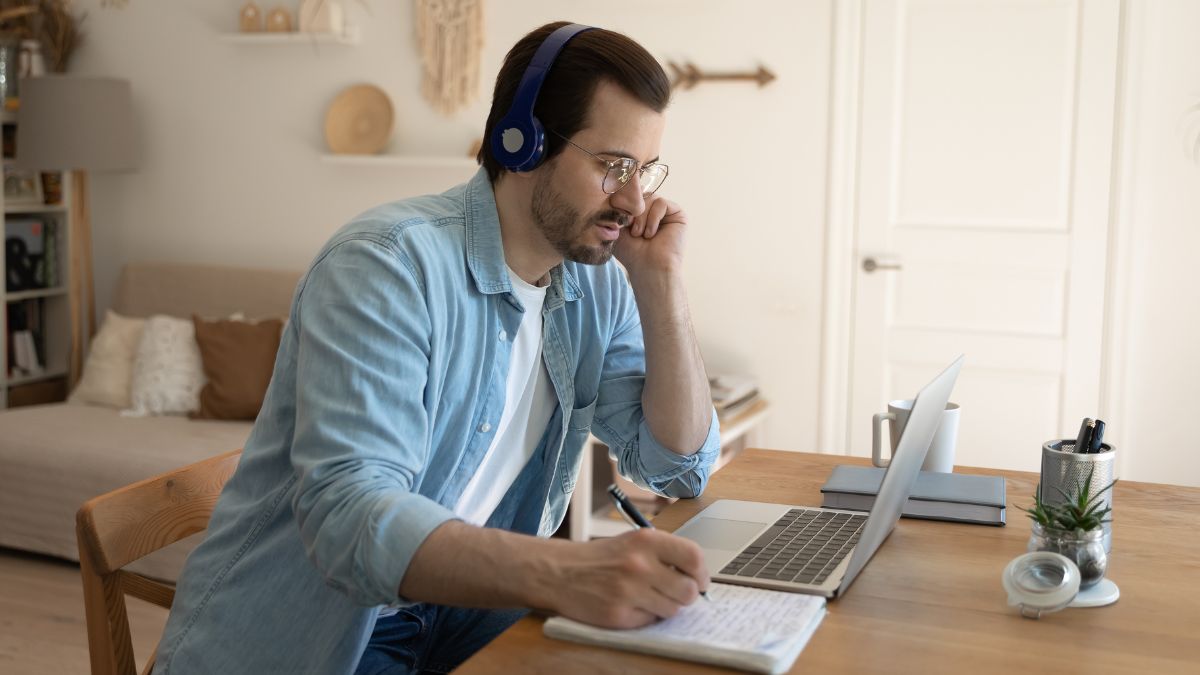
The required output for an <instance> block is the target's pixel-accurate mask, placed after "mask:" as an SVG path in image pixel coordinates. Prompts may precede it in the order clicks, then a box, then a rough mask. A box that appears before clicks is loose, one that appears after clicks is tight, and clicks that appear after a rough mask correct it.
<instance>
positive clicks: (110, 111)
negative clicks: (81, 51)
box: [16, 75, 138, 386]
mask: <svg viewBox="0 0 1200 675" xmlns="http://www.w3.org/2000/svg"><path fill="white" fill-rule="evenodd" d="M20 103H21V105H20V109H19V110H18V113H17V139H16V149H17V153H16V166H17V167H19V168H24V169H33V170H38V171H54V170H62V171H69V172H70V174H71V177H70V187H71V189H70V194H71V202H70V205H69V213H70V221H71V223H70V229H71V234H70V242H71V243H70V246H69V247H68V248H69V250H70V263H69V264H70V292H69V305H70V308H71V358H70V375H69V384H70V386H74V384H75V383H76V382H77V381H78V380H79V376H80V373H81V371H82V367H83V347H84V342H83V339H82V336H81V335H80V333H81V331H80V323H81V318H82V310H83V309H86V313H87V330H88V333H87V337H88V339H89V340H90V339H91V337H92V336H93V335H94V334H95V332H96V301H95V294H94V290H93V284H94V281H93V278H92V232H91V230H92V228H91V223H90V220H89V215H88V187H87V172H89V171H128V170H132V169H135V168H137V163H138V162H137V156H138V148H137V143H136V137H135V134H134V120H133V103H132V97H131V95H130V86H129V82H128V81H126V80H119V79H114V78H104V77H75V76H67V75H46V76H42V77H31V78H28V79H26V80H23V81H22V82H21V102H20Z"/></svg>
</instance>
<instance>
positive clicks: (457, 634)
mask: <svg viewBox="0 0 1200 675" xmlns="http://www.w3.org/2000/svg"><path fill="white" fill-rule="evenodd" d="M526 612H528V610H525V609H499V610H496V609H464V608H461V607H445V606H442V605H431V604H420V605H414V606H412V607H406V608H404V609H401V610H400V612H399V613H397V614H394V615H392V616H386V617H381V618H380V619H379V620H378V621H376V623H375V630H374V631H373V632H372V633H371V639H370V640H369V641H368V642H367V648H366V649H365V650H364V651H363V655H362V659H360V660H359V662H358V668H357V669H356V670H355V671H354V672H355V674H356V675H407V674H408V673H448V672H450V671H451V670H453V669H455V668H457V667H458V666H459V665H460V664H461V663H462V662H463V661H466V660H467V659H468V658H470V657H471V655H472V654H474V653H475V652H477V651H479V650H480V649H482V648H483V646H484V645H486V644H487V643H489V642H491V641H492V639H493V638H495V637H496V636H497V635H499V634H500V633H502V632H504V630H505V629H506V628H508V627H509V626H511V625H513V624H514V623H516V622H517V621H518V620H519V619H520V618H521V617H523V616H525V614H526Z"/></svg>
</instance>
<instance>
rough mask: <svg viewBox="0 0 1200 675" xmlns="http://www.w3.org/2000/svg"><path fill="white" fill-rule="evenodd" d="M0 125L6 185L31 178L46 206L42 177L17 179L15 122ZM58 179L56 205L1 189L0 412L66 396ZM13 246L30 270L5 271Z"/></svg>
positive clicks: (65, 193)
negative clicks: (13, 195)
mask: <svg viewBox="0 0 1200 675" xmlns="http://www.w3.org/2000/svg"><path fill="white" fill-rule="evenodd" d="M2 122H3V126H4V137H5V144H4V170H5V175H4V178H5V184H6V185H10V178H11V179H13V180H17V179H18V178H19V177H20V176H26V177H28V176H30V175H31V176H32V177H33V178H34V179H36V180H37V181H38V184H39V188H38V193H39V194H40V196H41V198H42V200H43V201H44V199H45V197H46V195H45V193H44V190H42V189H41V182H40V181H41V176H40V174H39V173H38V172H32V173H30V174H20V176H18V173H17V172H16V171H15V169H14V168H13V167H12V162H11V157H12V150H13V147H12V143H11V142H10V141H11V139H12V138H13V137H14V135H15V126H16V125H15V120H14V119H13V118H12V117H11V116H5V117H4V119H3V120H2ZM59 178H60V180H59V183H60V184H61V195H60V196H58V199H57V202H56V203H54V204H45V203H37V202H36V201H33V202H32V203H31V202H30V201H29V200H24V201H20V202H17V201H14V200H11V199H7V198H6V197H5V195H6V194H7V193H9V189H6V190H4V191H0V205H2V206H3V217H4V220H3V230H4V237H3V238H4V244H5V255H3V256H0V278H2V279H3V280H4V284H3V285H2V286H0V293H3V296H4V298H3V299H4V311H3V312H0V409H4V408H8V407H12V406H17V405H24V404H30V403H42V402H52V401H56V400H62V398H63V397H65V395H66V390H67V374H68V367H69V362H70V345H71V310H70V298H69V291H68V288H69V287H70V284H69V274H70V255H69V250H68V246H69V243H70V242H69V239H70V236H69V235H70V213H69V210H68V208H67V206H66V205H67V204H69V203H70V199H71V195H70V192H69V191H70V185H69V181H68V180H67V178H68V176H67V175H65V174H60V175H59ZM16 241H19V242H20V244H16V243H14V242H16ZM10 246H14V247H19V248H18V250H23V251H24V252H25V253H27V254H28V257H21V260H22V262H26V261H27V262H29V263H32V265H27V264H20V265H19V266H10V264H9V263H10V258H13V256H10V255H9V247H10ZM10 277H12V279H11V282H14V283H15V285H14V283H10ZM23 332H27V333H28V337H24V336H23V335H22V333H23ZM31 358H32V359H33V360H32V361H31V360H30V359H31ZM18 364H21V365H27V366H30V367H28V368H21V367H19V365H18Z"/></svg>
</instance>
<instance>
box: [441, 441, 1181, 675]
mask: <svg viewBox="0 0 1200 675" xmlns="http://www.w3.org/2000/svg"><path fill="white" fill-rule="evenodd" d="M867 463H868V460H864V459H859V458H850V457H843V456H837V455H816V454H808V453H792V452H780V451H771V450H747V451H746V452H744V453H742V455H741V456H740V457H738V458H737V459H735V460H734V461H733V462H731V463H730V464H729V466H727V467H725V469H724V470H722V471H721V472H720V473H719V474H716V475H714V476H713V478H712V481H711V482H710V483H709V486H708V489H707V490H706V491H705V493H704V495H703V496H702V497H701V498H699V499H695V500H686V499H684V500H680V501H678V502H676V503H675V504H672V505H671V506H670V507H668V508H667V509H666V510H664V511H663V513H661V514H660V515H659V516H658V517H657V518H656V519H655V523H656V525H657V526H658V527H660V528H663V529H670V530H674V529H675V528H677V527H679V526H680V525H682V524H683V523H684V522H685V521H687V519H688V518H690V517H691V516H693V515H695V514H696V513H698V512H699V511H700V510H701V509H703V508H704V507H705V506H707V505H709V504H711V503H712V502H714V501H716V500H718V499H745V500H753V501H766V502H782V503H785V504H798V505H812V506H819V505H820V503H821V494H820V486H821V484H822V483H824V482H825V478H826V476H828V475H829V472H830V470H832V468H833V467H834V466H835V465H837V464H860V465H864V464H867ZM956 471H959V472H961V473H978V474H989V475H1002V476H1004V477H1005V478H1006V479H1007V483H1008V495H1007V497H1008V503H1009V509H1008V526H1007V527H1003V528H997V527H985V526H979V525H965V524H957V523H947V522H934V521H922V520H912V519H907V518H904V519H901V520H900V522H899V523H898V524H897V525H896V529H895V530H894V531H893V532H892V534H891V536H890V537H889V538H888V539H887V541H885V542H884V543H883V546H881V547H880V549H879V551H878V552H877V553H876V554H875V557H874V558H873V559H872V560H871V562H870V563H869V564H868V565H867V567H866V568H865V569H864V570H863V572H862V574H860V575H859V577H858V579H857V580H855V582H854V584H853V585H852V586H851V587H850V589H849V590H848V591H847V593H846V595H845V596H844V597H842V598H839V599H838V600H834V601H832V602H830V603H829V611H828V614H827V616H826V617H825V620H824V622H823V623H822V624H821V627H820V628H819V629H818V630H817V632H816V634H815V635H814V636H813V638H812V640H811V641H810V642H809V644H808V646H807V647H806V648H805V650H804V652H803V653H802V654H801V655H800V658H799V659H798V660H797V661H796V664H795V667H794V668H793V670H792V672H794V673H799V672H808V673H863V672H888V673H893V672H912V673H950V672H954V673H970V675H982V674H983V673H992V672H996V673H1000V672H1003V673H1049V672H1072V673H1088V674H1089V675H1090V674H1091V673H1168V672H1173V673H1197V672H1200V537H1198V536H1197V535H1198V529H1200V489H1197V488H1186V487H1176V486H1170V485H1159V484H1153V483H1133V482H1118V483H1117V486H1116V488H1115V495H1114V497H1113V507H1114V516H1115V520H1114V522H1113V548H1112V553H1111V554H1110V557H1109V568H1108V576H1109V578H1111V579H1112V580H1113V581H1115V582H1116V583H1117V585H1118V586H1119V587H1120V589H1121V599H1120V600H1119V601H1118V602H1117V603H1116V604H1115V605H1111V606H1108V607H1101V608H1091V609H1066V610H1063V611H1061V612H1056V613H1053V614H1047V615H1044V616H1043V617H1042V618H1041V619H1040V620H1036V621H1035V620H1032V619H1024V618H1021V617H1020V616H1019V615H1018V614H1017V610H1016V608H1013V607H1009V606H1008V604H1007V599H1006V595H1005V593H1004V590H1003V589H1002V588H1001V586H1000V573H1001V572H1002V571H1003V569H1004V566H1005V565H1006V564H1008V561H1009V560H1011V559H1012V558H1014V557H1016V556H1017V555H1019V554H1021V553H1024V552H1025V545H1026V542H1027V541H1028V539H1029V533H1030V527H1029V521H1028V520H1027V519H1026V518H1025V515H1024V513H1022V512H1020V511H1018V510H1017V509H1015V508H1013V507H1012V505H1013V504H1018V505H1021V506H1025V505H1028V504H1030V503H1031V501H1032V495H1033V490H1034V487H1035V485H1036V483H1037V478H1038V477H1037V474H1033V473H1024V472H1015V471H994V470H987V469H973V468H966V467H958V468H956ZM542 622H543V619H542V618H540V617H532V616H531V617H528V618H526V619H523V620H522V621H520V622H519V623H517V624H516V625H514V626H513V627H512V628H510V629H509V630H508V631H506V632H505V633H504V634H502V635H501V636H500V637H499V638H497V639H496V640H495V641H494V642H492V643H491V644H490V645H488V646H487V647H485V648H484V649H483V650H482V651H480V652H479V653H478V654H476V655H475V656H474V657H473V658H471V659H470V660H469V661H467V663H465V664H463V666H462V668H461V669H460V670H458V671H456V672H458V673H463V674H467V675H469V674H471V673H514V672H521V673H547V674H551V673H552V674H554V675H558V674H559V673H585V672H587V673H640V672H645V673H651V672H653V673H676V672H724V671H722V670H721V669H715V668H706V667H703V666H700V665H698V664H691V663H685V662H682V661H671V660H668V659H661V658H657V657H652V656H644V655H641V654H631V653H626V652H619V651H612V650H607V649H602V648H599V647H590V646H584V645H577V644H573V643H568V642H561V641H558V640H551V639H549V638H546V637H544V636H543V635H542Z"/></svg>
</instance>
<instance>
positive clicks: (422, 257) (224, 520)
mask: <svg viewBox="0 0 1200 675" xmlns="http://www.w3.org/2000/svg"><path fill="white" fill-rule="evenodd" d="M564 26H565V24H550V25H547V26H543V27H542V28H540V29H538V30H535V31H533V32H532V33H530V34H529V35H527V36H526V37H525V38H523V39H522V40H521V41H520V42H518V44H517V45H516V46H515V47H513V49H512V51H511V52H510V53H509V55H508V57H507V58H506V60H505V63H504V65H503V67H502V68H501V72H500V74H499V76H498V78H497V82H496V90H495V96H494V98H493V102H492V109H491V113H490V115H489V117H488V121H487V127H486V133H487V134H488V135H487V136H486V137H485V138H491V136H492V134H493V133H496V134H497V140H496V144H497V145H495V146H494V147H493V146H492V144H491V143H489V142H485V144H484V149H483V150H482V151H481V152H480V161H481V163H482V165H483V168H482V169H481V170H480V171H479V173H478V174H477V175H476V176H475V178H474V179H472V180H471V181H470V182H468V183H466V184H464V185H460V186H458V187H456V188H453V189H451V190H449V191H447V192H446V193H444V194H442V195H437V196H429V197H420V198H416V199H410V200H406V201H401V202H396V203H393V204H389V205H386V206H383V207H379V208H377V209H374V210H372V211H369V212H367V213H366V214H364V215H362V216H360V217H358V218H357V219H355V220H354V221H353V222H351V223H350V224H349V225H347V226H346V227H345V228H343V229H342V230H341V231H339V232H338V233H337V234H336V235H335V236H334V237H333V238H332V240H331V241H330V242H329V243H328V244H327V245H326V246H325V248H324V249H323V250H322V251H321V252H320V254H318V256H317V258H316V260H315V261H314V262H313V264H312V266H311V267H310V269H309V271H308V273H307V274H306V275H305V277H304V278H303V279H302V280H301V282H300V284H299V286H298V288H297V291H296V297H295V299H294V301H293V305H292V311H291V321H290V322H289V324H288V328H287V330H286V332H285V334H284V336H283V340H282V344H281V345H280V350H279V355H278V357H277V361H276V366H275V373H274V376H273V379H272V381H271V386H270V388H269V390H268V392H267V396H266V400H265V401H264V403H263V408H262V411H261V412H260V414H259V417H258V420H257V421H256V423H255V426H254V430H253V432H252V433H251V436H250V438H249V439H248V441H247V443H246V448H245V452H244V454H243V456H242V459H241V463H240V465H239V467H238V470H237V472H236V474H235V475H234V476H233V478H232V479H231V480H230V481H229V483H228V484H227V486H226V488H225V491H224V493H223V494H222V496H221V500H220V502H219V503H218V505H217V508H216V511H215V512H214V514H213V518H212V522H211V523H210V526H209V531H208V536H207V539H206V540H205V542H204V543H203V544H202V545H201V546H199V547H198V548H197V549H196V551H195V552H194V553H193V554H192V555H191V557H190V558H189V559H188V562H187V565H186V567H185V569H184V572H183V576H182V578H181V580H180V583H179V587H178V591H177V594H176V597H175V603H174V606H173V608H172V610H171V616H170V619H169V620H168V623H167V628H166V631H165V634H164V636H163V639H162V642H161V644H160V647H159V660H158V665H157V666H156V669H155V672H156V673H177V674H182V673H192V672H220V673H233V672H248V673H267V672H280V673H282V672H287V673H292V672H310V673H346V672H354V671H357V672H360V673H392V672H397V673H399V672H413V671H418V670H432V671H441V672H445V671H446V670H449V669H450V668H453V667H454V666H456V665H458V664H459V663H460V662H461V661H463V660H465V659H466V658H467V657H468V656H470V654H471V653H473V652H474V651H475V650H477V649H478V648H479V647H481V646H483V645H484V644H486V642H487V641H489V640H490V639H491V638H493V637H495V635H497V634H498V633H499V632H500V631H502V630H503V629H504V628H506V627H508V626H509V625H511V623H512V622H514V621H515V620H517V619H518V618H519V617H520V616H521V615H522V614H523V612H524V611H525V610H524V609H513V608H536V609H542V610H546V611H550V612H555V613H559V614H562V615H565V616H569V617H572V618H575V619H579V620H582V621H587V622H590V623H593V624H597V625H601V626H610V627H634V626H639V625H644V624H646V623H649V622H651V621H654V620H656V619H657V618H660V617H667V616H671V615H673V614H674V613H675V612H677V611H678V610H679V609H680V607H682V606H684V605H687V604H689V603H691V602H693V601H694V600H695V599H696V597H697V594H698V593H699V592H700V591H702V590H705V589H706V588H707V585H708V582H709V579H708V576H707V573H706V572H705V569H704V564H703V560H702V557H701V553H700V551H699V549H698V548H697V547H696V546H695V545H694V544H693V543H691V542H689V541H686V540H684V539H681V538H678V537H675V536H673V535H670V534H666V533H663V532H658V531H655V530H638V531H636V532H630V533H628V534H625V535H623V536H620V537H615V538H612V539H606V540H597V541H593V542H588V543H575V542H569V541H565V540H562V539H548V538H546V537H548V536H549V535H550V534H551V533H553V531H554V530H555V529H557V527H558V525H559V524H560V523H561V522H562V519H563V515H564V513H565V511H566V505H567V502H568V500H569V497H570V493H571V491H572V490H573V489H574V482H575V477H576V476H577V474H578V470H579V461H580V451H581V446H582V444H583V442H584V440H585V439H586V437H587V434H588V432H589V430H592V431H593V432H594V433H595V434H596V435H597V436H598V437H600V438H601V439H602V440H604V441H605V442H606V443H608V445H609V447H610V448H612V451H613V453H614V454H615V455H616V456H617V458H618V466H619V469H620V471H621V472H622V473H623V474H626V475H628V476H630V477H631V478H632V479H633V480H635V481H637V482H638V484H640V485H643V486H646V487H648V488H649V489H652V490H654V491H656V492H658V493H660V494H664V495H669V496H676V497H693V496H695V495H697V494H699V493H700V491H701V490H703V488H704V485H705V483H706V481H707V478H708V473H709V470H710V467H711V465H712V462H713V460H714V459H715V457H716V455H717V452H718V447H717V443H718V440H717V438H718V437H717V423H716V419H715V415H714V414H713V410H712V406H711V402H710V398H709V391H708V386H707V379H706V377H705V374H704V368H703V364H702V363H701V360H700V355H699V350H698V349H697V347H696V342H695V338H694V335H693V332H692V327H691V322H690V319H689V317H688V309H687V299H686V296H685V294H684V291H683V287H682V278H681V273H680V267H681V264H682V256H683V240H684V234H685V231H686V228H687V217H686V216H685V215H684V212H683V210H682V209H681V208H680V207H679V206H678V205H677V204H675V203H673V202H671V201H669V200H667V199H666V198H664V197H662V196H661V195H660V194H659V193H658V192H657V190H658V188H659V187H660V186H661V184H662V181H663V180H665V178H666V173H667V172H666V167H665V166H663V165H661V164H660V163H659V158H658V154H659V145H660V142H661V137H662V132H663V126H664V118H663V114H662V111H663V109H664V108H665V107H666V104H667V100H668V96H669V85H668V82H667V79H666V76H665V74H664V73H663V71H662V69H661V67H660V66H659V65H658V64H657V63H656V62H655V61H654V59H653V58H652V57H651V56H650V55H649V54H648V53H646V51H645V50H644V49H642V48H641V47H640V46H638V45H637V44H636V43H634V42H633V41H631V40H629V39H628V38H626V37H624V36H622V35H619V34H617V33H612V32H609V31H604V30H599V29H592V30H584V31H582V32H579V28H578V27H567V28H564ZM559 29H562V30H563V31H564V32H559V33H556V32H555V31H557V30H559ZM551 36H553V37H551ZM564 41H565V42H564ZM543 44H551V45H553V44H565V46H563V47H561V52H559V53H558V54H557V58H556V59H555V58H554V57H553V56H551V57H550V59H551V60H552V62H553V65H552V66H551V67H549V69H548V71H547V72H545V73H544V74H545V80H544V83H542V86H541V91H540V94H539V95H538V96H537V97H536V106H534V109H533V112H534V114H535V115H536V117H537V118H538V120H540V122H541V124H542V126H543V127H544V128H545V157H544V158H542V159H541V161H540V163H535V164H536V166H532V167H520V168H521V170H519V171H516V170H510V169H506V168H504V167H503V166H502V165H501V163H500V161H499V160H498V159H497V152H501V153H508V152H509V150H510V149H511V148H510V145H512V143H513V141H514V137H513V135H512V134H511V133H510V130H508V129H506V128H499V130H498V127H506V126H507V124H508V122H506V121H505V120H506V119H507V118H506V117H505V116H506V114H507V113H509V112H510V107H512V106H513V103H514V99H518V103H519V99H520V97H521V96H522V95H523V94H520V93H519V92H518V83H519V82H520V81H521V78H522V76H523V74H524V73H525V72H526V70H527V66H528V65H529V64H530V62H531V60H532V59H533V58H534V56H535V51H536V50H538V49H539V47H540V46H542V45H543ZM530 72H533V73H535V75H536V74H537V73H539V72H541V71H539V70H538V69H537V68H532V69H530ZM530 105H532V103H531V104H530ZM517 107H518V108H519V107H520V106H519V105H518V106H517ZM521 141H522V139H521V138H516V139H515V142H516V143H517V144H519V143H521ZM513 147H516V146H513ZM614 255H615V256H616V258H617V259H618V260H620V261H621V262H622V263H623V264H624V266H625V268H626V270H627V271H628V278H626V273H625V272H624V271H622V270H621V269H620V268H619V267H617V266H616V265H615V263H614V262H613V261H611V260H610V258H611V257H612V256H614Z"/></svg>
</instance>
